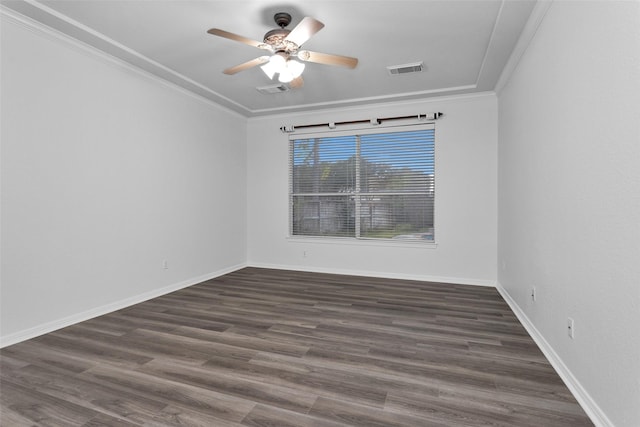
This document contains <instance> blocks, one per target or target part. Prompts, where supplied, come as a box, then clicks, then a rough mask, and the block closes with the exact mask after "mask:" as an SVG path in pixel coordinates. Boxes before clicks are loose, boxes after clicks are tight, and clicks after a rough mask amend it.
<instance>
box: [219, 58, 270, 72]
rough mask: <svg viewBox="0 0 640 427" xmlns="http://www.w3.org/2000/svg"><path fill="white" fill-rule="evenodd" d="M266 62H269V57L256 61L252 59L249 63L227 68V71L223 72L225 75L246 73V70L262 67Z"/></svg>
mask: <svg viewBox="0 0 640 427" xmlns="http://www.w3.org/2000/svg"><path fill="white" fill-rule="evenodd" d="M266 62H269V57H268V56H261V57H259V58H256V59H252V60H251V61H247V62H245V63H243V64H240V65H236V66H235V67H231V68H227V69H226V70H224V71H223V73H225V74H229V75H232V74H235V73H239V72H240V71H244V70H246V69H249V68H251V67H255V66H258V65H262V64H264V63H266Z"/></svg>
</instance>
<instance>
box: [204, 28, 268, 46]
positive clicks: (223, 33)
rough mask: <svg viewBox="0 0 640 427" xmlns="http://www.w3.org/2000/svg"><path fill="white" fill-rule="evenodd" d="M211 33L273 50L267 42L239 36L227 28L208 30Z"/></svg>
mask: <svg viewBox="0 0 640 427" xmlns="http://www.w3.org/2000/svg"><path fill="white" fill-rule="evenodd" d="M207 33H209V34H213V35H214V36H218V37H224V38H225V39H229V40H235V41H237V42H240V43H244V44H248V45H249V46H253V47H257V48H258V49H264V50H271V46H269V45H268V44H266V43H263V42H259V41H257V40H251V39H248V38H246V37H242V36H239V35H237V34H234V33H230V32H228V31H225V30H221V29H219V28H212V29H210V30H209V31H207Z"/></svg>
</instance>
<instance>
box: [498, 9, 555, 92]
mask: <svg viewBox="0 0 640 427" xmlns="http://www.w3.org/2000/svg"><path fill="white" fill-rule="evenodd" d="M552 3H553V0H538V1H537V2H536V5H535V6H534V8H533V10H532V11H531V15H530V16H529V20H528V21H527V24H526V25H525V27H524V29H523V30H522V33H521V34H520V37H519V38H518V42H517V43H516V46H515V47H514V48H513V52H511V56H509V60H508V61H507V64H506V65H505V67H504V69H503V70H502V73H501V74H500V78H499V79H498V82H497V83H496V86H495V89H494V90H495V92H496V93H497V94H500V92H501V91H502V89H504V87H505V86H506V85H507V83H509V80H510V79H511V76H512V75H513V73H514V72H515V71H516V69H517V68H518V65H519V64H520V60H521V59H522V57H523V56H524V54H525V52H526V51H527V49H528V48H529V45H530V44H531V41H532V40H533V38H534V37H535V35H536V33H537V32H538V28H539V27H540V24H541V23H542V21H543V20H544V17H545V15H546V14H547V11H548V10H549V7H551V4H552Z"/></svg>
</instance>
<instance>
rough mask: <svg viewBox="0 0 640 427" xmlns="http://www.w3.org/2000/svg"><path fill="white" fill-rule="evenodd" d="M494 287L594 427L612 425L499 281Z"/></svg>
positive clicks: (612, 426) (610, 426)
mask: <svg viewBox="0 0 640 427" xmlns="http://www.w3.org/2000/svg"><path fill="white" fill-rule="evenodd" d="M496 289H497V290H498V292H499V293H500V295H502V298H504V300H505V301H506V302H507V304H508V305H509V307H510V308H511V310H512V311H513V312H514V313H515V315H516V317H517V318H518V320H519V321H520V323H522V325H523V326H524V328H525V329H526V330H527V332H528V333H529V335H531V338H533V340H534V341H535V343H536V344H537V345H538V347H539V348H540V350H542V353H544V355H545V356H546V358H547V359H548V360H549V363H551V366H553V368H554V369H555V370H556V372H557V373H558V375H560V378H562V381H564V383H565V384H566V386H567V387H568V388H569V390H570V391H571V393H573V396H574V397H575V398H576V400H577V401H578V403H579V404H580V406H582V409H584V411H585V412H586V413H587V415H588V416H589V418H591V421H592V422H593V424H595V426H596V427H614V424H613V423H612V422H611V420H609V418H608V417H607V416H606V414H605V413H604V412H603V411H602V409H600V406H598V404H597V403H596V402H595V401H594V400H593V398H592V397H591V395H590V394H589V393H588V392H587V390H585V389H584V387H582V384H580V381H578V379H577V378H576V377H575V376H574V375H573V374H572V373H571V370H570V369H569V368H568V367H567V365H565V364H564V362H563V361H562V359H561V358H560V356H559V355H558V353H556V352H555V350H554V349H553V347H551V345H550V344H549V342H547V340H546V339H545V338H544V336H542V334H541V333H540V332H539V331H538V329H537V328H536V327H535V325H534V324H533V323H532V322H531V320H529V317H528V316H527V315H526V314H525V313H524V311H522V309H521V308H520V306H519V305H518V304H517V303H516V301H515V300H514V299H513V298H511V295H509V292H507V290H506V289H505V288H504V287H502V285H501V284H500V282H497V283H496Z"/></svg>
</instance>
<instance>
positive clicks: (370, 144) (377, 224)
mask: <svg viewBox="0 0 640 427" xmlns="http://www.w3.org/2000/svg"><path fill="white" fill-rule="evenodd" d="M434 154H435V129H434V127H433V125H422V126H410V127H409V126H407V127H397V128H389V129H385V130H380V129H375V131H373V130H370V129H367V130H358V131H351V132H328V133H324V134H315V135H301V136H296V135H292V136H291V139H290V161H289V202H290V234H291V235H292V236H316V237H317V236H321V237H351V238H358V239H395V240H413V241H423V242H424V241H426V242H433V241H434V221H433V219H434V197H435V159H434Z"/></svg>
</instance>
